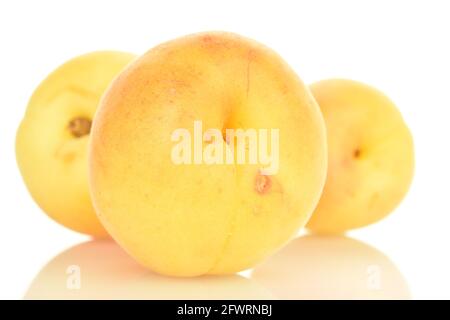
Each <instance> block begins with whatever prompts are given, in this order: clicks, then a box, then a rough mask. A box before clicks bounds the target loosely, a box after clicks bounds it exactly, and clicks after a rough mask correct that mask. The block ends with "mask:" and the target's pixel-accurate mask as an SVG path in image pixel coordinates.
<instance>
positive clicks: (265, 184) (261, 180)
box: [255, 173, 272, 194]
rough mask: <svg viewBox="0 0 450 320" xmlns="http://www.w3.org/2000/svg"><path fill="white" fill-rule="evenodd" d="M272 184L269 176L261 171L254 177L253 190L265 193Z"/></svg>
mask: <svg viewBox="0 0 450 320" xmlns="http://www.w3.org/2000/svg"><path fill="white" fill-rule="evenodd" d="M271 186H272V180H271V179H270V177H268V176H265V175H263V174H261V173H258V175H257V176H256V178H255V190H256V192H258V193H259V194H266V193H268V192H269V191H270V187H271Z"/></svg>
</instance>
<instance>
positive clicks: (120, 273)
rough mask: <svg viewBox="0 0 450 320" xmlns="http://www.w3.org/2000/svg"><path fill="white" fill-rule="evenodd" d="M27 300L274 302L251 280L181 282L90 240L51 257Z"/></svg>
mask: <svg viewBox="0 0 450 320" xmlns="http://www.w3.org/2000/svg"><path fill="white" fill-rule="evenodd" d="M25 299H158V300H159V299H272V296H271V294H270V293H269V292H268V291H267V290H266V289H264V288H263V287H261V286H260V285H258V284H257V283H255V282H254V281H252V280H250V279H247V278H244V277H240V276H236V275H231V276H225V277H219V276H204V277H199V278H190V279H181V278H170V277H164V276H160V275H157V274H155V273H152V272H151V271H149V270H147V269H145V268H143V267H142V266H140V265H138V264H137V263H136V261H134V260H133V259H132V258H131V257H129V256H128V255H127V254H126V253H125V252H124V251H123V250H122V249H121V248H120V247H119V246H118V245H117V244H115V243H114V242H112V241H91V242H85V243H82V244H79V245H77V246H75V247H72V248H70V249H68V250H66V251H64V252H62V253H61V254H59V255H58V256H57V257H55V258H53V259H52V260H51V261H50V262H49V263H48V264H47V265H46V266H45V267H44V268H43V269H42V270H41V271H40V272H39V274H38V275H37V276H36V278H35V279H34V280H33V282H32V283H31V285H30V287H29V289H28V291H27V293H26V295H25Z"/></svg>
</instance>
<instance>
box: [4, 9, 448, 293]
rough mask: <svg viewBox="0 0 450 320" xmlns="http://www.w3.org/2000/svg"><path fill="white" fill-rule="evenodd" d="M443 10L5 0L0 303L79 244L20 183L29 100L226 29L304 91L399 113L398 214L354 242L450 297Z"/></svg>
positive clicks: (416, 285)
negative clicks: (120, 58)
mask: <svg viewBox="0 0 450 320" xmlns="http://www.w3.org/2000/svg"><path fill="white" fill-rule="evenodd" d="M449 17H450V8H449V4H448V1H431V0H427V1H381V0H376V1H317V0H316V1H289V2H288V1H280V0H277V1H242V0H241V1H231V0H227V1H178V2H174V1H167V0H165V1H159V2H156V1H152V2H151V1H141V2H137V1H132V0H127V1H120V2H119V1H80V0H78V1H44V0H41V1H1V2H0V105H1V117H0V134H1V135H0V195H1V201H0V206H1V207H0V208H1V209H0V212H1V218H0V219H1V220H0V297H1V298H19V299H20V298H22V297H23V295H24V293H25V291H26V290H27V288H28V286H29V284H30V283H31V281H32V280H33V278H34V277H35V275H36V274H37V273H38V272H39V270H40V269H41V268H42V267H43V266H44V265H45V263H47V262H48V261H49V260H51V259H52V258H53V257H54V256H56V255H57V254H58V253H60V252H62V251H64V250H65V249H67V248H68V247H70V246H72V245H74V244H77V243H80V242H82V241H84V240H86V237H84V236H81V235H79V234H76V233H74V232H71V231H69V230H67V229H65V228H62V227H60V226H59V225H57V224H56V223H54V222H53V221H51V220H50V219H48V218H47V216H46V215H45V214H43V213H42V212H40V210H39V209H38V207H37V206H36V205H35V204H34V203H33V201H32V200H31V198H30V196H29V195H28V193H27V191H26V189H25V186H24V184H23V182H22V180H21V177H20V175H19V172H18V169H17V166H16V162H15V154H14V140H15V131H16V129H17V126H18V124H19V122H20V120H21V117H22V116H23V113H24V111H25V108H26V105H27V101H28V99H29V97H30V95H31V93H32V92H33V90H34V89H35V87H36V86H37V85H38V84H39V82H40V81H41V80H42V79H43V78H44V77H45V76H46V75H47V74H48V73H49V72H50V71H52V70H53V69H54V68H55V67H57V66H58V65H60V64H61V63H63V62H65V61H66V60H67V59H69V58H72V57H74V56H76V55H78V54H81V53H85V52H89V51H94V50H99V49H118V50H123V51H129V52H134V53H143V52H145V51H146V50H148V49H150V48H151V47H153V46H155V45H156V44H158V43H160V42H162V41H166V40H169V39H172V38H175V37H178V36H182V35H185V34H188V33H193V32H198V31H207V30H226V31H233V32H237V33H240V34H242V35H245V36H248V37H251V38H254V39H256V40H258V41H260V42H262V43H265V44H267V45H268V46H270V47H272V48H273V49H274V50H276V51H277V52H278V53H280V54H281V56H283V57H284V58H285V60H286V61H287V62H288V63H289V64H290V65H291V66H292V67H293V68H294V69H295V70H296V71H297V72H298V74H299V75H300V77H301V78H302V79H303V80H304V81H305V82H306V83H310V82H313V81H316V80H319V79H322V78H328V77H345V78H353V79H355V80H360V81H364V82H366V83H369V84H372V85H374V86H376V87H378V88H379V89H381V90H382V91H384V92H385V93H386V94H388V95H389V96H390V97H391V98H392V99H393V100H394V101H395V102H396V104H397V105H398V107H399V108H400V110H401V112H402V113H403V115H404V118H405V120H406V122H407V123H408V125H409V126H410V128H411V130H412V133H413V136H414V139H415V146H416V159H417V167H416V175H415V179H414V182H413V185H412V188H411V190H410V192H409V194H408V196H407V198H406V199H405V200H404V202H403V203H402V204H401V206H400V207H399V208H398V209H397V210H396V211H395V212H394V213H393V214H392V215H391V216H389V217H388V218H387V219H385V220H383V221H381V222H380V223H378V224H376V225H373V226H370V227H368V228H364V229H361V230H357V231H355V232H352V233H350V236H351V237H353V238H355V239H359V240H362V241H363V242H365V243H367V244H370V245H371V246H374V247H376V248H377V249H378V250H380V251H381V252H383V253H384V254H385V255H387V256H388V257H389V258H390V259H391V260H392V261H393V262H394V263H395V264H396V266H397V267H398V269H399V270H400V271H401V273H402V274H403V276H404V278H405V279H406V281H407V283H408V285H409V287H410V291H411V293H412V297H413V298H450V250H449V245H450V232H449V229H450V205H449V199H450V185H449V181H450V170H449V166H450V152H449V147H450V145H449V143H448V138H449V137H450V121H449V119H450V111H449V110H450V98H449V96H450V95H449V92H450V79H449V77H448V75H449V74H450V18H449Z"/></svg>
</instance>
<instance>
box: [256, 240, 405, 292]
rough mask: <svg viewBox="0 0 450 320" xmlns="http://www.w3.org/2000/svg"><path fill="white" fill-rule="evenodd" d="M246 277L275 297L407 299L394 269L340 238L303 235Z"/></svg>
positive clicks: (385, 259)
mask: <svg viewBox="0 0 450 320" xmlns="http://www.w3.org/2000/svg"><path fill="white" fill-rule="evenodd" d="M251 278H252V279H253V280H255V281H258V282H259V283H260V284H261V285H263V286H264V287H266V288H267V289H269V290H271V291H272V293H273V294H274V296H275V297H276V298H279V299H409V298H410V293H409V289H408V285H407V283H406V281H405V279H404V278H403V276H402V274H401V273H400V271H399V270H398V269H397V268H396V266H395V265H394V264H393V263H392V262H391V261H390V260H389V258H388V257H386V256H385V255H384V254H382V253H381V252H379V251H378V250H376V249H374V248H372V247H370V246H368V245H366V244H364V243H362V242H360V241H357V240H354V239H351V238H347V237H344V236H312V235H309V236H304V237H300V238H298V239H295V240H293V241H292V242H291V243H289V244H288V245H287V246H286V247H284V248H283V249H282V250H280V251H279V252H278V253H276V254H275V255H274V256H272V257H270V258H269V259H267V260H266V261H265V262H263V263H262V264H261V265H259V266H257V267H256V268H255V270H254V271H253V273H252V276H251Z"/></svg>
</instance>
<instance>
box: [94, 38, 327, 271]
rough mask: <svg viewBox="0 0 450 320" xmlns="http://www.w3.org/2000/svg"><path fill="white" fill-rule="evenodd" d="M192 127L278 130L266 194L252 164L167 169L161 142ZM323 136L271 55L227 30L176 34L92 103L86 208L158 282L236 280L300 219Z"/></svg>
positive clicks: (304, 92)
mask: <svg viewBox="0 0 450 320" xmlns="http://www.w3.org/2000/svg"><path fill="white" fill-rule="evenodd" d="M194 120H202V121H203V127H204V130H207V129H208V128H218V129H220V128H244V129H247V128H267V129H272V128H278V129H280V148H279V150H280V165H279V172H278V173H277V174H276V175H274V176H271V177H270V179H271V181H272V186H271V188H270V190H269V192H267V193H265V194H260V193H258V192H257V191H255V179H256V177H257V175H258V172H259V168H258V167H257V166H255V165H209V166H208V165H175V164H174V163H173V162H172V161H171V157H170V155H171V149H172V147H173V145H174V143H173V142H172V141H170V137H171V134H172V132H173V130H174V129H176V128H186V129H191V128H192V126H193V121H194ZM325 139H326V134H325V128H324V123H323V119H322V116H321V114H320V110H319V108H318V106H317V105H316V102H315V101H314V99H313V98H312V96H311V94H310V92H309V90H308V88H307V87H306V86H305V85H304V84H303V83H302V82H301V80H300V79H299V78H298V77H297V75H296V74H295V73H294V72H293V71H292V70H291V69H290V68H289V66H288V65H287V64H286V63H285V62H284V61H283V60H282V59H281V58H280V57H279V56H278V55H277V54H276V53H274V52H273V51H272V50H270V49H268V48H267V47H265V46H262V45H261V44H259V43H257V42H255V41H253V40H250V39H246V38H243V37H241V36H238V35H235V34H229V33H220V32H218V33H203V34H195V35H191V36H186V37H182V38H179V39H176V40H173V41H170V42H167V43H164V44H162V45H159V46H157V47H156V48H154V49H152V50H150V51H149V52H147V53H146V54H144V55H143V56H141V57H140V58H138V59H137V60H136V61H135V62H134V63H132V64H131V65H130V66H129V67H128V68H127V69H126V70H125V71H124V72H122V73H121V75H120V76H119V77H118V78H117V79H116V80H115V81H114V82H113V84H112V86H111V87H110V88H109V90H108V91H107V93H106V94H105V96H104V98H103V99H102V102H101V104H100V107H99V110H98V114H97V117H96V119H95V121H94V124H93V129H92V140H91V143H90V149H89V151H90V154H89V161H90V167H89V169H90V187H91V194H92V197H93V202H94V206H95V207H96V209H97V212H98V215H99V216H100V219H101V221H102V222H103V224H104V225H105V227H106V229H107V230H108V231H109V232H110V234H111V235H112V237H113V238H114V239H115V240H116V241H117V242H118V243H119V244H120V245H122V246H123V248H125V249H126V250H127V251H128V252H129V253H130V254H131V255H132V256H133V257H135V258H136V259H137V260H138V261H139V262H140V263H141V264H143V265H145V266H147V267H148V268H150V269H152V270H154V271H156V272H158V273H162V274H166V275H173V276H198V275H202V274H229V273H234V272H238V271H241V270H244V269H247V268H249V267H252V266H253V265H254V264H255V263H257V262H258V261H260V260H262V259H263V258H265V257H267V256H268V255H270V254H271V253H272V252H274V251H275V250H277V249H278V248H280V247H281V246H282V245H284V244H285V243H286V242H287V241H288V240H289V239H290V238H291V237H292V236H293V235H295V234H296V232H297V230H298V229H299V228H300V227H302V226H304V224H305V223H306V221H307V220H308V219H309V217H310V214H311V212H312V210H313V209H314V207H315V205H316V203H317V201H318V199H319V195H320V192H321V190H322V187H323V184H324V181H325V175H326V142H325ZM298 145H300V146H301V147H300V148H298Z"/></svg>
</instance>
